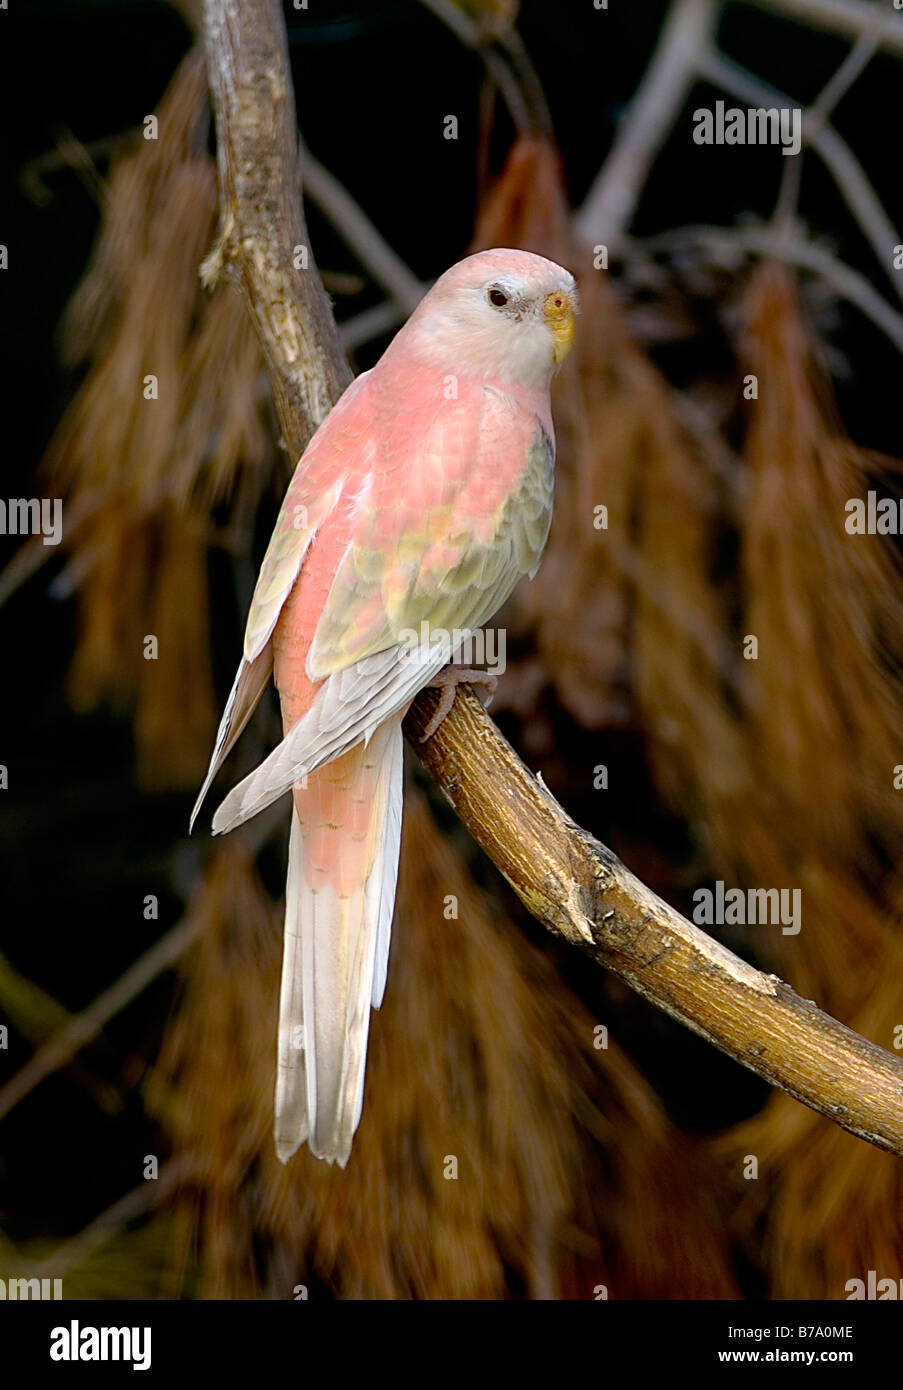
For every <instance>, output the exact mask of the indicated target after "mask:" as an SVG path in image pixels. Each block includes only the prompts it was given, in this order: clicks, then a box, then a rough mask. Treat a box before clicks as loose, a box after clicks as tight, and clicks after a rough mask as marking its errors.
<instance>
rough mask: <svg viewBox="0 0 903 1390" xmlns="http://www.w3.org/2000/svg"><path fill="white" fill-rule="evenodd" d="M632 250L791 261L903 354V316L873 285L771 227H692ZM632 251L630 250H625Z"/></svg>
mask: <svg viewBox="0 0 903 1390" xmlns="http://www.w3.org/2000/svg"><path fill="white" fill-rule="evenodd" d="M629 245H633V246H636V247H638V248H639V249H640V250H641V251H642V252H643V254H644V255H645V254H648V253H649V252H650V251H651V252H655V251H673V250H675V249H678V248H680V247H684V246H707V247H710V248H712V249H715V250H717V251H719V252H720V253H722V254H723V253H724V252H725V251H728V252H732V253H733V254H734V255H736V256H742V255H743V254H748V255H752V256H770V257H773V258H774V259H775V260H781V261H787V262H789V263H790V264H791V265H796V266H799V267H800V269H802V270H809V271H812V273H813V274H814V275H819V276H821V278H822V279H823V280H825V281H827V283H828V284H829V285H831V286H832V288H833V289H834V290H835V291H836V293H837V294H838V295H840V296H841V298H843V299H846V300H848V301H849V302H850V303H851V304H853V305H855V307H856V308H857V309H859V310H860V311H861V312H862V313H863V314H865V316H866V318H869V319H871V320H872V322H873V323H874V324H875V326H876V327H877V328H880V329H881V332H882V333H885V334H886V335H887V337H888V338H889V339H890V341H891V342H892V343H893V345H894V347H895V348H896V349H897V350H898V351H899V352H903V314H898V313H897V311H896V310H895V309H893V308H891V306H890V305H889V304H888V302H887V300H886V299H885V298H884V297H883V296H882V295H880V294H879V293H878V291H877V290H876V289H875V287H874V285H873V284H872V283H871V281H870V280H868V279H866V277H865V276H864V275H861V274H860V273H859V271H858V270H854V269H853V267H852V266H850V265H847V264H846V262H845V261H841V260H838V258H837V256H835V255H834V254H833V253H832V252H830V251H827V250H825V249H824V248H823V247H820V246H816V245H815V244H814V243H813V242H811V241H792V242H788V241H787V239H786V237H784V236H779V235H777V234H776V233H775V232H774V230H773V229H771V230H769V228H767V227H709V226H694V225H690V226H687V227H675V229H674V230H673V231H670V232H660V233H658V234H657V235H656V236H651V237H643V238H642V239H641V240H639V241H635V242H632V243H630V244H629ZM628 249H629V246H628V248H625V251H626V250H628Z"/></svg>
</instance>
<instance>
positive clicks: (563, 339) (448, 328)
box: [399, 247, 579, 387]
mask: <svg viewBox="0 0 903 1390" xmlns="http://www.w3.org/2000/svg"><path fill="white" fill-rule="evenodd" d="M578 307H579V301H578V295H577V286H576V284H575V282H574V277H573V275H571V273H570V272H569V271H567V270H564V269H563V268H562V267H561V266H560V265H556V264H555V262H554V261H548V260H546V259H545V257H544V256H534V255H533V254H532V253H531V252H529V251H512V250H508V249H505V248H501V247H499V248H496V249H494V250H492V251H480V252H478V253H477V255H475V256H468V257H467V259H466V260H463V261H459V262H458V264H457V265H453V266H452V268H451V269H450V270H447V271H446V272H445V274H444V275H442V276H440V278H439V279H438V280H437V281H436V283H435V285H434V286H433V287H432V289H431V290H430V291H429V293H428V294H427V295H426V297H425V298H424V299H423V301H422V302H421V303H420V304H419V305H418V307H417V309H416V311H415V313H414V314H413V315H412V317H411V319H410V320H409V322H408V324H407V325H406V326H405V328H404V329H402V332H401V334H399V339H401V338H402V336H404V338H405V339H406V340H407V343H406V345H409V346H410V347H411V348H412V349H413V350H414V351H415V352H417V353H418V355H421V354H422V355H424V356H426V357H428V358H429V359H430V360H432V361H433V362H435V363H436V364H438V365H443V366H444V365H446V364H447V365H448V367H449V370H450V371H454V370H455V369H456V367H457V370H459V371H460V370H462V369H466V370H469V371H473V372H479V373H480V374H482V375H485V376H487V377H489V378H495V379H498V380H502V381H516V382H519V383H521V384H522V385H524V386H530V387H541V386H547V385H548V382H549V380H550V379H551V376H552V373H553V372H554V370H555V368H556V367H557V366H558V365H559V364H560V363H561V362H562V361H563V360H564V358H565V357H566V356H567V354H568V351H569V350H570V346H571V342H572V339H573V336H574V315H575V313H576V312H577V310H578Z"/></svg>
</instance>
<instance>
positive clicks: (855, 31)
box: [745, 0, 903, 57]
mask: <svg viewBox="0 0 903 1390" xmlns="http://www.w3.org/2000/svg"><path fill="white" fill-rule="evenodd" d="M745 3H746V4H748V5H754V6H755V7H756V9H759V10H773V11H774V12H775V13H777V14H780V15H782V16H783V17H784V18H785V19H793V20H796V21H797V22H798V23H800V24H807V25H809V26H810V27H811V28H813V29H820V30H822V32H823V33H826V34H829V33H834V34H844V35H845V36H846V37H847V38H857V37H858V36H859V35H860V34H867V33H872V32H874V33H875V35H876V37H877V39H878V42H879V44H880V46H881V47H882V48H884V49H887V51H888V52H889V53H893V54H894V55H895V56H896V57H899V56H900V55H901V54H903V15H901V14H900V12H899V11H894V10H893V9H891V8H890V6H889V5H888V6H887V8H886V9H882V7H881V5H880V3H878V4H876V3H874V0H871V3H870V2H869V0H745Z"/></svg>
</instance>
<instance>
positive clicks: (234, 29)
mask: <svg viewBox="0 0 903 1390" xmlns="http://www.w3.org/2000/svg"><path fill="white" fill-rule="evenodd" d="M206 24H207V44H208V52H209V56H210V67H211V85H212V88H213V95H214V102H215V105H216V121H217V133H218V138H219V141H220V145H221V154H220V168H221V171H222V174H223V186H224V198H225V204H224V212H223V227H224V228H225V236H224V237H223V240H222V246H223V254H224V255H227V257H228V260H229V262H230V264H231V265H232V266H233V268H234V271H235V272H236V273H237V274H238V276H239V278H240V281H241V283H242V285H243V287H244V288H245V291H246V294H247V298H248V304H249V307H250V311H251V315H252V318H253V320H254V323H255V326H256V327H257V329H258V331H259V332H260V333H261V337H262V339H263V340H264V342H265V344H266V346H267V352H268V357H269V358H270V364H271V370H272V372H273V377H274V392H275V394H276V400H277V408H278V409H279V413H280V418H281V419H282V423H283V431H284V434H285V437H286V439H287V440H292V439H297V438H299V437H300V436H301V435H302V434H303V433H304V428H305V425H306V417H305V414H304V413H305V410H306V402H308V401H309V400H310V399H311V398H312V399H314V400H315V401H317V402H319V401H321V400H322V399H323V397H324V395H325V396H327V397H328V398H329V399H332V400H334V399H335V397H336V396H337V394H338V390H339V387H340V386H341V385H342V384H344V381H346V380H347V370H346V369H345V368H344V363H343V360H342V357H341V351H340V348H339V343H338V336H337V334H336V333H335V330H334V328H333V329H332V331H330V330H329V327H328V325H325V324H324V323H323V314H324V312H325V313H326V314H327V315H328V306H327V305H326V299H325V295H324V294H323V292H322V289H321V288H319V287H318V285H317V283H316V276H315V275H313V274H309V275H306V276H304V275H301V276H294V277H292V276H291V275H289V274H287V272H286V266H285V248H286V247H287V246H290V245H291V244H292V241H293V237H294V236H296V235H297V230H296V229H297V228H298V227H299V226H301V227H302V228H303V220H302V219H301V213H300V207H299V202H300V191H299V189H298V185H297V179H296V162H295V153H294V140H295V136H294V125H293V120H294V113H293V111H292V109H291V108H292V99H291V78H290V74H289V70H288V60H287V54H286V47H285V35H284V30H283V25H282V16H281V8H280V5H279V4H278V0H241V4H240V5H239V0H207V4H206ZM255 101H259V102H260V106H259V108H258V109H256V110H255V108H254V105H253V103H254V102H255ZM271 107H273V108H276V109H275V111H274V112H273V113H272V119H271V118H270V116H271ZM286 121H288V122H289V124H290V125H291V129H290V130H289V129H288V128H287V126H286ZM252 151H253V158H251V157H250V156H251V152H252ZM236 167H238V168H239V169H240V173H241V177H240V178H237V177H236V174H235V169H236ZM245 200H247V206H245V205H244V203H245ZM286 228H290V229H291V230H289V231H287V230H286ZM274 285H275V286H276V287H277V289H278V295H279V296H282V295H284V296H285V299H284V302H283V301H282V300H281V299H278V296H276V295H275V292H274ZM274 297H275V298H277V302H278V303H279V304H280V306H281V315H277V316H276V318H277V322H276V324H275V325H274V321H273V320H274V313H273V302H274ZM308 314H310V319H308V318H307V317H306V316H307V315H308ZM283 319H284V321H286V322H288V323H290V324H291V325H292V328H291V331H290V332H288V333H281V332H279V331H276V330H277V329H278V325H279V323H280V322H282V321H283ZM310 341H314V342H316V344H317V346H318V348H319V351H312V352H310V353H305V352H299V351H298V344H299V343H301V344H304V345H306V344H307V343H308V342H310ZM282 352H285V353H286V354H287V356H286V357H285V358H284V359H280V356H279V354H280V353H282ZM304 371H310V372H312V373H314V380H313V381H312V382H310V383H307V384H306V386H305V385H302V383H300V381H299V380H298V374H299V373H303V372H304ZM287 383H288V384H289V385H290V386H291V387H292V388H293V389H291V390H290V389H288V388H287ZM292 412H301V415H302V418H301V419H300V420H293V419H291V418H290V415H291V413H292ZM436 698H437V697H436V695H435V693H434V692H433V691H429V690H427V691H423V692H421V694H420V695H419V696H418V697H417V699H416V700H415V702H414V704H413V706H412V708H411V710H410V713H409V714H408V717H407V720H406V731H407V733H408V736H409V738H410V739H411V741H412V742H413V744H414V747H415V748H416V750H417V752H418V754H419V755H420V757H421V759H422V760H423V763H424V765H425V766H426V767H427V768H428V769H429V771H430V772H431V773H432V774H433V776H434V777H435V778H436V781H437V782H438V784H439V786H440V787H441V789H442V791H443V792H444V794H445V796H446V797H447V798H448V800H449V801H450V803H451V804H452V806H453V807H454V808H455V810H456V811H457V812H458V814H459V815H460V817H461V819H462V821H463V822H464V824H465V825H466V826H467V827H468V829H469V830H470V831H471V833H472V834H473V836H474V838H475V839H476V840H477V842H478V843H479V844H480V845H482V847H483V849H484V850H485V851H486V853H487V854H488V855H489V857H490V858H491V859H492V860H493V861H494V863H495V864H496V865H497V867H498V868H499V869H500V871H501V872H502V873H503V874H504V875H505V877H506V878H507V879H508V882H509V883H510V884H511V885H512V887H513V888H514V890H515V892H516V893H517V894H518V896H519V897H520V898H521V900H522V901H523V902H524V904H525V905H526V906H527V908H528V909H529V910H530V912H531V913H532V914H533V915H534V916H535V917H536V918H537V919H538V920H539V921H540V922H542V923H543V924H544V925H545V926H546V927H547V928H548V929H549V931H550V932H552V933H553V934H555V935H557V936H560V937H561V938H563V939H564V940H565V941H568V942H570V943H572V944H574V945H578V946H580V947H581V949H583V950H585V951H587V952H588V953H589V954H590V955H591V956H592V957H593V959H594V960H596V961H597V962H598V963H599V964H601V965H605V966H607V967H608V968H609V969H611V970H613V971H615V972H616V973H617V974H618V975H620V976H621V977H622V978H623V979H624V980H626V981H627V982H628V983H629V984H630V985H631V986H632V987H633V988H634V989H635V990H637V991H638V992H639V993H640V994H642V995H643V996H644V997H645V998H647V999H649V1000H651V1001H652V1002H653V1003H654V1004H655V1005H656V1006H657V1007H658V1008H660V1009H662V1010H664V1011H665V1012H666V1013H669V1014H671V1015H672V1017H674V1018H677V1019H679V1020H680V1021H681V1022H682V1023H684V1024H686V1026H687V1027H689V1028H692V1029H693V1030H694V1032H697V1033H699V1034H701V1036H702V1037H705V1038H707V1039H708V1040H709V1041H710V1042H712V1043H714V1045H715V1046H716V1047H719V1048H721V1049H722V1051H724V1052H727V1053H728V1054H729V1055H730V1056H732V1057H735V1058H736V1059H737V1061H739V1062H741V1063H742V1064H743V1065H744V1066H746V1067H749V1068H750V1070H752V1071H755V1072H756V1073H758V1075H760V1076H762V1077H764V1078H765V1079H766V1080H767V1081H770V1082H771V1083H772V1084H773V1085H775V1086H780V1087H781V1088H782V1089H784V1090H786V1091H788V1092H789V1093H790V1094H791V1095H793V1096H796V1098H797V1099H798V1100H801V1101H803V1102H804V1103H805V1104H806V1105H809V1106H811V1107H812V1108H813V1109H815V1110H819V1111H821V1113H822V1114H824V1115H827V1116H829V1117H830V1118H831V1119H833V1120H834V1121H835V1122H836V1123H837V1124H839V1125H841V1126H842V1127H843V1128H844V1129H847V1130H849V1131H850V1132H851V1133H853V1134H856V1135H858V1136H859V1137H860V1138H862V1139H867V1140H868V1141H869V1142H871V1143H873V1144H876V1145H878V1146H879V1147H881V1148H885V1149H891V1150H893V1151H894V1152H896V1153H900V1154H903V1063H901V1062H900V1061H898V1060H897V1059H896V1058H895V1057H893V1056H892V1055H891V1054H890V1053H888V1052H884V1051H882V1049H881V1048H879V1047H876V1046H875V1045H874V1044H873V1043H870V1042H867V1041H866V1040H865V1039H864V1038H861V1037H859V1036H858V1035H857V1034H856V1033H853V1032H851V1031H850V1030H849V1029H848V1028H845V1027H843V1025H841V1024H839V1023H837V1022H835V1021H834V1020H833V1019H831V1018H829V1017H828V1016H827V1015H826V1014H823V1013H821V1012H820V1010H819V1009H817V1008H816V1007H815V1005H814V1004H811V1003H808V1002H807V1001H806V1000H803V999H800V998H799V997H798V996H797V995H795V994H794V993H793V991H792V990H791V989H790V988H789V987H788V986H787V985H785V984H784V983H782V981H780V980H778V979H777V978H776V977H775V976H773V975H765V974H763V973H762V972H760V971H758V970H755V969H754V968H753V967H752V966H750V965H748V964H746V962H744V961H742V960H740V959H739V957H737V956H734V955H733V954H732V953H731V952H730V951H728V950H727V949H726V948H725V947H724V946H722V945H721V944H720V943H719V942H717V941H714V940H713V939H712V938H710V937H708V936H706V935H705V933H704V932H701V931H700V930H699V928H698V927H695V926H694V925H693V924H692V923H691V922H688V921H687V920H686V919H685V918H683V917H681V916H680V914H679V913H677V912H675V911H674V909H673V908H670V907H668V905H667V904H666V903H664V902H663V901H662V900H661V899H660V898H658V897H656V895H655V894H654V893H652V892H651V890H650V889H648V888H647V887H646V886H645V885H644V884H643V883H641V882H640V881H639V879H637V878H635V877H634V876H633V875H632V874H631V873H629V872H628V870H627V869H625V867H624V866H623V864H621V863H620V861H619V860H618V859H617V858H616V857H615V856H614V855H613V854H612V853H611V851H610V850H608V849H606V848H605V846H604V845H601V844H599V843H598V841H596V840H594V839H593V838H592V837H591V836H590V835H588V834H587V833H586V832H585V831H583V830H581V829H580V828H579V827H578V826H576V825H575V824H574V822H573V821H571V820H570V819H569V818H568V817H567V816H566V815H565V813H564V811H563V810H562V809H561V807H560V806H559V805H558V803H557V802H556V801H555V800H554V798H553V797H552V796H551V795H550V794H549V793H548V792H547V791H546V789H545V788H544V787H543V786H542V784H541V782H539V781H537V780H536V779H535V778H534V777H532V776H531V774H530V773H529V772H528V771H527V770H526V768H525V767H524V765H523V764H522V763H521V762H520V760H519V758H518V757H517V755H516V754H515V753H514V751H513V750H512V749H511V748H510V746H509V745H508V744H507V743H506V742H505V740H504V739H503V738H502V736H501V734H500V733H499V732H498V730H497V729H496V727H495V725H494V724H493V723H492V721H491V720H490V719H489V718H488V717H487V716H486V714H485V713H484V712H483V709H482V706H481V705H480V704H479V701H478V700H477V699H476V697H475V696H474V695H473V694H472V693H469V692H467V691H461V692H460V693H459V695H458V698H457V699H456V701H455V705H454V708H453V709H452V712H451V714H450V715H449V716H448V718H447V719H446V720H445V722H444V723H443V724H442V725H441V726H440V728H439V729H438V730H437V732H436V733H435V734H434V735H433V737H432V738H430V739H429V740H428V741H427V742H426V743H420V741H419V739H420V736H421V735H422V733H423V730H424V729H425V727H426V724H427V722H428V721H429V718H430V716H431V715H432V713H433V710H434V709H435V703H436Z"/></svg>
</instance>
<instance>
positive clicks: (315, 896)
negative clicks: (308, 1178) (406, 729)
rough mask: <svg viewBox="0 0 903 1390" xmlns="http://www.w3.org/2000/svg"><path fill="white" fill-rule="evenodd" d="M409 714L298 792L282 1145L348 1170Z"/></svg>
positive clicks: (282, 1021) (283, 1029)
mask: <svg viewBox="0 0 903 1390" xmlns="http://www.w3.org/2000/svg"><path fill="white" fill-rule="evenodd" d="M402 750H403V743H402V733H401V716H400V715H399V716H395V717H393V718H391V719H389V720H387V721H386V722H385V723H384V724H383V725H381V726H380V728H379V729H377V731H376V732H375V733H374V735H373V737H372V739H371V740H370V742H369V744H368V745H367V746H366V747H364V745H363V744H359V745H358V746H357V747H355V748H352V749H351V750H350V751H349V752H347V753H345V754H343V756H342V757H341V758H338V759H336V761H335V762H332V763H329V764H327V766H325V767H323V768H321V769H320V770H319V771H318V772H316V773H312V774H311V775H310V776H309V778H308V784H307V786H306V787H305V788H301V787H297V788H295V791H294V808H293V812H292V829H291V837H290V840H289V866H288V881H287V884H286V909H285V950H284V956H283V966H282V993H281V1000H280V1013H279V1057H278V1072H277V1080H276V1134H275V1137H276V1151H277V1153H278V1155H279V1158H280V1159H281V1160H282V1162H283V1163H285V1162H287V1160H288V1159H289V1158H290V1157H291V1155H292V1154H293V1153H294V1152H295V1150H296V1149H297V1148H298V1147H299V1146H300V1145H301V1144H302V1143H304V1141H305V1139H306V1140H308V1142H309V1143H310V1148H311V1151H312V1152H313V1153H314V1154H315V1155H316V1156H317V1157H318V1158H324V1159H327V1160H328V1161H329V1162H335V1163H338V1164H339V1166H340V1167H342V1168H344V1166H345V1164H346V1162H347V1161H348V1155H349V1153H350V1151H351V1140H352V1137H353V1135H354V1132H355V1130H356V1129H357V1126H358V1122H359V1120H360V1116H361V1107H362V1104H363V1095H364V1065H365V1062H366V1054H367V1034H368V1030H369V1023H370V1008H371V1006H372V1007H374V1008H378V1007H379V1004H380V1003H381V1001H382V994H383V989H384V987H385V978H386V965H387V959H388V950H389V934H390V930H391V924H392V911H393V907H394V902H395V885H396V878H397V874H398V853H399V844H400V838H401V806H402V791H403V758H402Z"/></svg>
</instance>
